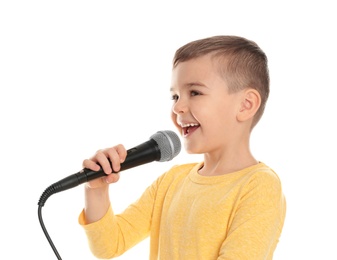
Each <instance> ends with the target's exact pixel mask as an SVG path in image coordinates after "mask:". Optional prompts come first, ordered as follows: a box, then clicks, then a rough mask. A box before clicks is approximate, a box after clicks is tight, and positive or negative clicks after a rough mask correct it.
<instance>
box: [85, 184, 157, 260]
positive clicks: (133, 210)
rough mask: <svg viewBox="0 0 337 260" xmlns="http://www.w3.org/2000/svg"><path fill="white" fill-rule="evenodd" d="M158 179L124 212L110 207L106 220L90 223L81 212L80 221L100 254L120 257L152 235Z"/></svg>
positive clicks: (90, 242) (91, 244)
mask: <svg viewBox="0 0 337 260" xmlns="http://www.w3.org/2000/svg"><path fill="white" fill-rule="evenodd" d="M158 182H159V179H158V180H157V181H156V182H154V183H153V184H152V185H151V186H150V187H148V188H147V189H146V190H145V192H144V193H143V195H142V196H141V197H140V198H139V199H138V200H137V201H136V202H135V203H133V204H131V205H130V206H129V207H127V208H126V210H125V211H124V212H123V213H121V214H116V215H115V214H114V212H113V210H112V208H111V206H110V207H109V209H108V211H107V213H106V214H105V216H104V217H103V218H102V219H100V220H99V221H97V222H94V223H91V224H86V223H85V221H84V220H85V215H84V211H82V212H81V214H80V216H79V223H80V224H81V225H82V227H83V228H84V230H85V233H86V235H87V239H88V243H89V247H90V250H91V251H92V253H93V254H94V255H95V256H96V257H98V258H104V259H107V258H108V259H109V258H113V257H117V256H119V255H121V254H123V253H124V252H125V251H127V250H128V249H129V248H131V247H133V246H134V245H136V244H137V243H139V242H140V241H142V240H143V239H145V238H146V237H147V236H148V235H149V232H150V226H151V218H152V211H153V204H154V200H155V196H156V189H157V184H158Z"/></svg>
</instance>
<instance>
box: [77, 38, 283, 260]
mask: <svg viewBox="0 0 337 260" xmlns="http://www.w3.org/2000/svg"><path fill="white" fill-rule="evenodd" d="M171 93H172V99H173V106H172V113H171V115H172V120H173V123H174V124H175V126H176V127H177V129H178V131H179V132H180V133H181V136H182V139H183V140H184V146H185V149H186V150H187V152H188V153H191V154H203V155H204V160H203V161H202V162H199V163H192V164H185V165H177V166H175V167H173V168H171V169H169V170H168V171H167V172H166V173H165V174H163V175H162V176H160V177H159V178H158V179H157V180H156V181H155V182H154V183H153V184H152V185H151V186H150V187H148V188H147V189H146V190H145V192H144V193H143V195H142V196H141V197H140V199H139V200H138V201H137V202H135V203H134V204H132V205H130V206H129V207H128V208H127V209H126V210H125V211H124V212H123V213H121V214H119V215H114V213H113V210H112V207H111V205H110V200H109V184H110V183H114V182H116V181H118V179H119V175H118V174H110V173H111V172H112V170H111V167H112V168H113V169H114V171H118V170H119V169H120V163H121V162H123V161H124V160H125V157H126V149H125V148H124V146H123V145H117V146H115V147H112V148H108V149H105V150H100V151H98V152H97V153H96V154H95V155H94V156H93V157H92V158H91V159H87V160H84V162H83V166H84V167H86V168H90V169H92V170H95V171H96V170H99V169H100V166H99V165H101V167H102V168H103V170H104V172H105V173H106V174H107V176H106V177H103V178H100V179H96V180H93V181H91V182H89V183H87V184H86V186H85V208H84V210H83V212H82V213H81V215H80V218H79V221H80V223H81V225H82V226H83V227H84V229H85V231H86V234H87V237H88V241H89V245H90V248H91V250H92V252H93V254H95V255H96V256H97V257H100V258H112V257H116V256H118V255H121V254H122V253H123V252H125V251H126V250H128V249H129V248H131V247H132V246H134V245H135V244H137V243H138V242H140V241H141V240H143V239H144V238H146V237H147V236H150V244H151V248H150V259H161V260H163V259H164V260H166V259H167V260H174V259H187V260H191V259H193V260H194V259H202V260H208V259H210V260H211V259H212V260H213V259H235V260H237V259H240V260H241V259H249V260H257V259H272V257H273V252H274V250H275V248H276V245H277V242H278V239H279V237H280V234H281V231H282V228H283V223H284V219H285V207H286V206H285V199H284V196H283V193H282V189H281V183H280V180H279V178H278V176H277V175H276V174H275V172H274V171H273V170H272V169H270V168H269V167H268V166H267V165H265V164H264V163H262V162H259V161H257V160H256V159H255V158H254V157H253V155H252V153H251V151H250V148H249V139H250V134H251V131H252V129H253V128H254V126H255V125H256V124H257V123H258V121H259V120H260V118H261V116H262V114H263V111H264V108H265V104H266V101H267V98H268V94H269V74H268V67H267V57H266V55H265V54H264V52H263V51H262V50H261V49H260V48H259V47H258V46H257V45H256V44H255V43H254V42H252V41H249V40H247V39H244V38H242V37H236V36H214V37H210V38H206V39H201V40H197V41H193V42H190V43H188V44H186V45H185V46H182V47H181V48H180V49H178V50H177V51H176V54H175V57H174V60H173V70H172V85H171ZM108 158H109V159H110V161H111V165H110V163H109V161H108Z"/></svg>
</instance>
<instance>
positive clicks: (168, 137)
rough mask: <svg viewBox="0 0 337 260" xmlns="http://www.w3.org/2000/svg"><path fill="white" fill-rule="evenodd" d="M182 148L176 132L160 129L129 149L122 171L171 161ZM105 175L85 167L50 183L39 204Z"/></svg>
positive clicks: (102, 172) (101, 170)
mask: <svg viewBox="0 0 337 260" xmlns="http://www.w3.org/2000/svg"><path fill="white" fill-rule="evenodd" d="M180 150H181V143H180V140H179V137H178V136H177V134H176V133H174V132H173V131H170V130H166V131H158V132H156V133H155V134H153V135H152V136H151V137H150V140H148V141H146V142H144V143H142V144H140V145H138V146H136V147H134V148H131V149H129V150H127V156H126V159H125V161H124V162H123V163H121V169H120V171H123V170H127V169H130V168H132V167H136V166H139V165H143V164H146V163H149V162H153V161H159V162H165V161H170V160H172V159H173V158H174V157H175V156H177V155H178V154H179V152H180ZM103 176H106V174H105V173H104V171H103V169H100V170H99V171H92V170H90V169H87V168H84V169H82V170H81V171H79V172H78V173H75V174H72V175H70V176H68V177H66V178H64V179H62V180H60V181H58V182H56V183H54V184H52V185H50V186H49V187H48V188H47V189H46V190H45V191H44V192H43V194H42V195H41V197H40V200H39V202H38V205H39V206H44V204H45V202H46V200H47V199H48V198H49V197H50V196H51V195H53V194H54V193H57V192H60V191H64V190H67V189H71V188H73V187H76V186H78V185H80V184H82V183H84V182H88V181H91V180H94V179H97V178H100V177H103Z"/></svg>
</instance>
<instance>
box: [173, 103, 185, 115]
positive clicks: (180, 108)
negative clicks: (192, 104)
mask: <svg viewBox="0 0 337 260" xmlns="http://www.w3.org/2000/svg"><path fill="white" fill-rule="evenodd" d="M172 111H173V112H174V113H175V114H182V113H186V112H187V111H188V105H187V103H186V102H184V101H183V100H182V99H179V100H177V101H176V102H175V104H174V105H173V107H172Z"/></svg>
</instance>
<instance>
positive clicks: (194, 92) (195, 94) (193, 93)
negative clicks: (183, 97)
mask: <svg viewBox="0 0 337 260" xmlns="http://www.w3.org/2000/svg"><path fill="white" fill-rule="evenodd" d="M198 95H200V93H199V92H197V91H194V90H192V91H191V96H198Z"/></svg>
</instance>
